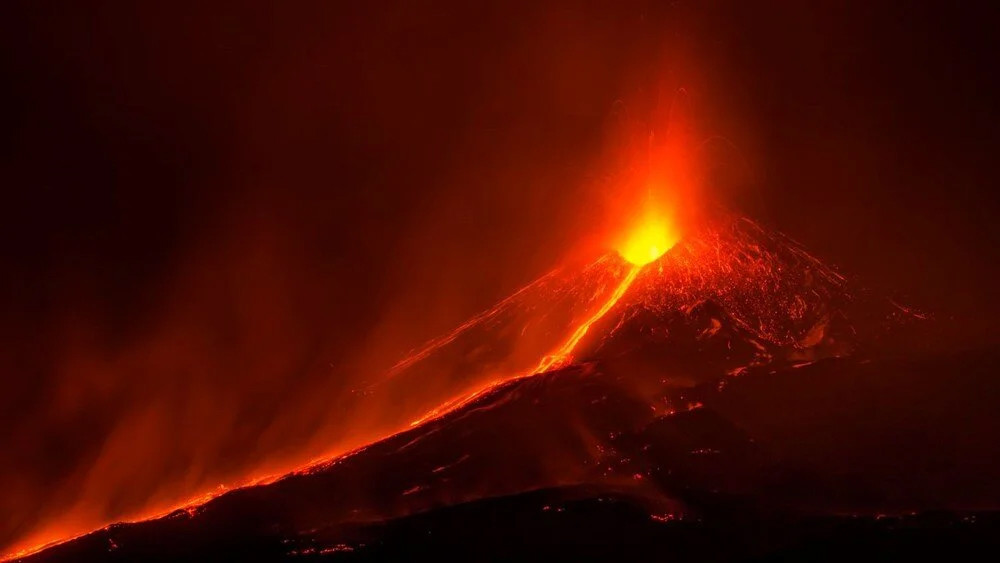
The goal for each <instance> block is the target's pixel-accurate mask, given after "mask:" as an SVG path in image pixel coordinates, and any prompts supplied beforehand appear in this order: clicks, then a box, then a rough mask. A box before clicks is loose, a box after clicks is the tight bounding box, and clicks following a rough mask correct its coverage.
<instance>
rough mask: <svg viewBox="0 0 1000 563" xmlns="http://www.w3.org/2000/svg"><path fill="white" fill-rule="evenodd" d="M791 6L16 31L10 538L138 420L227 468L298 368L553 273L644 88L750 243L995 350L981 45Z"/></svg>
mask: <svg viewBox="0 0 1000 563" xmlns="http://www.w3.org/2000/svg"><path fill="white" fill-rule="evenodd" d="M798 4H800V3H796V2H773V3H772V2H763V3H757V2H755V3H749V2H736V1H732V2H721V1H720V2H706V3H697V2H669V3H666V2H665V3H658V2H650V1H635V2H630V1H624V2H605V3H600V2H598V3H570V2H565V3H561V2H559V3H551V2H525V3H517V2H485V3H480V2H454V3H449V2H429V1H418V2H385V3H379V4H378V5H377V6H375V5H372V4H371V3H367V2H352V3H348V2H294V3H276V2H255V1H249V2H233V3H228V4H227V3H202V2H197V3H176V2H162V3H152V2H139V3H133V2H120V3H115V2H89V3H80V2H63V3H45V4H44V6H43V5H41V4H39V3H36V2H22V3H14V5H8V6H7V7H6V8H5V11H7V10H10V11H11V12H12V13H10V14H7V15H6V16H4V17H2V18H0V19H2V20H3V21H4V23H3V24H2V25H3V27H4V28H5V29H3V31H2V33H0V42H2V43H0V44H2V51H0V57H2V59H0V63H2V65H3V74H4V76H6V77H7V78H8V80H7V81H6V82H7V85H6V87H5V89H4V93H3V98H4V101H3V106H2V107H3V108H4V110H5V111H4V127H3V128H2V139H3V141H2V142H3V152H2V156H0V159H2V160H0V174H2V184H0V185H2V186H3V198H4V200H3V204H2V205H0V259H2V268H3V284H2V285H0V300H2V301H0V305H2V313H0V314H2V318H0V354H2V362H3V363H2V366H0V367H2V377H3V378H4V380H3V384H4V393H3V394H2V397H0V422H2V423H3V424H4V426H5V428H7V429H8V430H7V431H6V432H5V433H4V436H3V437H2V438H0V448H2V452H3V454H4V455H3V457H4V458H5V459H7V460H14V461H13V462H12V463H8V464H7V467H5V468H4V469H3V470H0V490H3V489H7V490H10V489H12V488H13V487H19V488H21V489H23V490H25V491H28V492H27V493H25V496H24V497H23V498H11V499H5V500H4V503H6V504H0V513H3V512H5V510H4V509H5V508H7V509H10V510H15V509H19V508H20V507H23V506H33V505H35V504H38V502H36V499H35V498H34V497H32V496H31V494H32V493H31V491H34V490H35V488H38V487H41V486H42V485H44V484H46V483H47V481H59V482H64V481H65V482H71V481H67V479H68V478H67V477H66V475H67V474H69V472H70V469H72V468H73V467H77V464H81V466H85V465H86V464H87V463H88V460H91V459H93V455H94V454H93V452H94V449H95V448H96V447H97V446H95V444H101V443H102V440H103V439H104V437H105V436H106V435H107V434H108V433H110V432H112V431H113V430H114V429H115V428H119V427H120V425H121V424H122V421H123V420H131V418H129V417H130V416H131V414H130V413H133V412H134V411H136V409H137V408H138V409H139V410H141V408H139V407H141V406H142V405H145V404H151V405H158V406H159V407H162V408H164V409H166V410H168V411H169V410H170V409H171V408H173V406H176V405H180V406H179V407H177V408H178V409H179V410H181V411H182V412H183V413H185V414H184V416H185V419H184V420H185V422H184V424H188V425H194V426H197V423H198V419H197V417H198V413H199V412H201V411H200V410H198V409H197V408H191V407H190V405H189V402H190V397H191V396H195V395H197V396H200V394H201V393H203V392H207V393H216V394H226V395H227V396H228V397H229V399H228V402H227V403H226V405H225V408H224V409H223V410H226V411H227V412H229V413H235V414H234V415H233V416H234V417H236V418H237V419H239V420H241V421H243V420H253V421H259V422H253V423H243V422H241V423H240V425H239V430H238V431H234V430H233V429H232V427H231V426H227V425H222V426H220V428H223V429H224V430H225V432H223V430H220V433H224V434H225V437H224V438H219V439H218V440H217V441H216V442H212V444H213V445H212V446H211V447H214V448H222V449H225V448H229V449H231V450H233V451H245V450H246V449H247V444H248V443H256V442H255V437H256V435H257V434H256V433H258V432H260V431H261V429H262V428H265V427H266V425H267V421H268V420H271V419H272V418H274V416H275V412H278V411H280V410H281V408H283V407H284V408H287V404H285V403H284V401H285V399H286V398H287V397H289V396H290V393H291V391H289V388H293V387H294V388H297V392H301V389H302V388H306V389H308V388H309V386H310V385H312V384H313V383H314V382H312V381H311V380H310V379H309V378H310V377H313V376H312V375H306V374H312V373H315V371H314V370H311V367H312V366H314V365H315V364H317V363H318V364H330V365H331V366H339V365H342V364H343V365H348V364H350V365H356V364H358V363H360V364H361V365H364V366H384V365H386V364H388V363H391V362H392V361H393V359H395V358H396V357H397V356H398V354H399V353H401V352H402V351H405V350H406V349H407V348H409V347H411V346H413V345H415V344H417V343H419V342H420V341H421V340H423V339H426V338H429V337H431V336H434V335H435V334H437V333H438V332H440V331H441V330H443V329H446V328H448V327H449V326H452V325H454V324H456V323H457V322H460V321H461V320H462V319H464V318H465V317H467V316H468V315H470V314H472V313H474V312H476V311H478V310H480V309H482V308H483V307H485V306H488V305H489V304H491V303H492V302H494V301H496V300H497V299H498V298H501V297H503V296H504V295H506V294H507V293H509V292H510V291H511V290H513V289H515V288H516V287H518V286H519V285H521V284H523V283H525V282H527V281H529V280H531V279H533V278H534V277H536V276H537V275H539V274H540V273H542V272H545V271H547V270H548V269H549V268H550V267H551V266H552V265H553V264H555V263H557V262H558V261H559V260H560V259H561V257H563V256H564V255H565V253H566V252H567V251H569V250H570V249H571V248H572V247H573V243H574V241H577V240H580V239H581V238H583V237H586V236H587V235H588V225H592V224H593V222H594V221H596V220H597V219H595V217H596V215H597V214H598V211H596V210H595V209H594V205H595V203H594V202H595V197H594V190H595V188H594V187H593V186H595V185H598V184H599V179H600V178H601V177H602V175H603V174H606V171H604V170H602V169H601V168H600V166H599V165H597V164H595V163H599V162H602V161H601V154H602V150H603V149H604V148H605V147H606V134H607V132H608V129H609V121H610V116H611V114H612V111H613V109H612V108H613V107H614V106H615V102H616V101H618V100H625V101H626V102H627V103H629V104H630V107H631V108H633V110H634V111H636V112H638V113H641V112H642V111H643V108H644V106H643V102H642V100H648V99H649V98H650V97H651V94H650V92H651V90H652V89H653V88H654V87H655V84H657V83H659V82H658V80H659V78H657V77H662V76H664V75H665V76H670V77H674V78H676V80H677V81H678V82H677V83H676V84H675V85H679V86H685V87H686V88H687V89H688V91H689V96H690V99H691V100H692V104H693V105H694V106H695V107H696V108H697V109H698V115H699V118H700V120H701V123H702V129H703V130H704V131H705V132H706V135H717V136H720V137H724V138H726V139H727V140H728V144H729V146H731V147H733V148H732V150H731V151H730V154H728V156H727V157H726V158H728V159H729V161H739V162H741V163H742V164H741V166H743V167H745V169H746V170H747V171H748V172H747V176H746V178H745V179H744V181H743V183H742V185H741V188H740V195H739V197H738V198H737V199H740V200H742V201H750V202H751V204H750V208H751V209H752V210H753V212H754V213H755V214H758V215H759V216H760V218H761V219H763V220H764V221H766V222H769V223H770V224H772V225H774V226H776V227H778V228H780V229H782V230H784V231H785V232H787V233H788V234H790V235H791V236H793V237H794V238H797V239H799V240H800V241H802V242H803V243H804V244H806V246H808V247H809V248H811V249H812V250H813V251H814V252H815V254H817V255H818V256H820V257H821V258H823V259H825V260H827V261H829V262H832V263H834V264H836V265H838V266H839V267H840V268H841V270H842V271H844V272H846V273H848V274H850V275H852V276H854V277H856V278H857V279H858V280H860V281H861V282H862V283H864V284H866V285H868V286H870V287H872V288H875V289H877V290H879V291H884V292H887V293H889V294H891V295H893V296H895V297H896V298H898V299H900V300H903V301H905V302H907V303H910V304H912V305H915V306H917V307H918V308H921V309H923V310H927V311H930V312H931V313H932V314H934V315H935V316H936V318H938V319H940V320H942V321H943V322H947V323H948V326H949V327H951V328H949V331H948V334H949V335H950V336H948V339H949V340H948V343H947V346H946V347H953V346H955V347H976V346H984V345H992V344H994V343H995V342H996V340H997V339H996V337H995V336H994V335H993V333H992V331H991V328H992V327H991V324H992V319H995V318H997V314H998V313H1000V309H998V306H997V303H996V299H994V287H995V285H996V283H995V281H994V280H995V277H996V274H997V273H998V266H997V260H996V251H995V248H996V245H997V243H998V233H1000V229H998V227H997V226H996V219H995V218H996V217H997V216H998V212H1000V202H998V199H1000V198H998V196H997V192H996V187H997V178H998V171H997V166H996V164H995V160H996V158H995V154H997V149H998V148H1000V127H998V121H997V118H998V117H1000V116H998V108H997V104H998V102H997V100H998V99H1000V98H998V95H997V94H998V89H997V80H998V78H997V75H996V72H995V55H996V52H997V46H996V45H995V43H994V39H993V38H992V37H993V36H994V35H995V33H994V31H993V29H992V28H991V22H992V21H993V20H992V19H991V18H989V17H987V14H986V13H976V12H975V10H974V9H972V8H964V9H963V10H962V11H950V10H951V8H946V7H945V5H938V6H934V7H927V8H921V7H913V6H906V7H905V8H904V7H899V6H889V5H886V6H873V5H872V3H870V2H809V3H806V4H808V6H799V5H798ZM668 82H669V81H668ZM672 84H673V83H672ZM182 357H183V360H181V359H178V358H182ZM151 362H152V363H154V364H155V365H156V367H155V368H150V367H149V366H150V363H151ZM324 373H325V372H324ZM164 397H166V399H164ZM137 405H138V406H139V407H137ZM130 424H131V423H130ZM150 424H151V426H150V428H151V430H150V432H151V433H153V434H155V433H156V432H160V431H162V428H161V427H160V426H158V423H150ZM165 424H166V423H165ZM167 426H170V425H169V424H167ZM138 427H139V428H142V426H141V425H140V426H138ZM171 447H174V448H177V449H178V451H180V450H184V448H185V447H186V446H185V444H184V443H183V441H181V442H179V443H178V444H174V445H173V446H171ZM206 447H209V446H206ZM260 447H262V448H263V447H266V445H265V446H260ZM168 449H169V448H168ZM261 453H262V452H255V453H254V452H252V453H251V454H247V455H256V454H261ZM264 453H266V452H264ZM192 455H194V454H192ZM206 455H207V454H206ZM194 457H195V458H196V459H202V458H200V457H198V456H194ZM209 457H211V456H209ZM236 457H237V458H238V457H239V456H236ZM184 459H187V458H184ZM178 463H182V462H178ZM234 463H235V462H234ZM67 468H70V469H67ZM42 502H43V504H44V502H49V503H50V504H51V506H57V502H56V501H54V500H52V501H42ZM123 502H125V501H123ZM35 517H37V516H32V515H26V516H24V518H23V519H21V520H17V519H15V520H13V521H10V522H3V521H0V544H2V543H4V536H5V535H7V536H10V535H11V534H14V535H16V534H17V531H18V530H20V531H23V530H24V529H25V527H30V525H31V522H30V520H31V519H32V518H35ZM12 530H13V531H12Z"/></svg>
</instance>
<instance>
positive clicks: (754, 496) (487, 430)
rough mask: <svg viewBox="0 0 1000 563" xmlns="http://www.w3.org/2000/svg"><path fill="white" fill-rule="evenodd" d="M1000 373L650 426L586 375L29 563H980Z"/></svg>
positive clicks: (589, 367) (717, 411) (771, 390)
mask: <svg viewBox="0 0 1000 563" xmlns="http://www.w3.org/2000/svg"><path fill="white" fill-rule="evenodd" d="M997 367H998V366H997V362H996V360H995V359H994V356H993V355H992V354H990V353H985V352H983V353H979V352H975V353H973V352H970V353H963V354H956V355H949V356H938V357H933V358H929V359H924V360H855V359H836V358H834V359H827V360H821V361H818V362H815V363H811V364H802V365H798V366H794V367H788V368H786V369H772V368H760V369H757V370H754V369H751V370H748V371H746V372H744V373H742V374H741V375H739V376H735V377H729V378H727V379H725V380H724V381H725V384H724V385H720V384H719V383H718V382H712V383H711V384H709V383H707V382H706V383H698V382H694V383H691V382H687V383H684V384H678V383H676V382H669V381H668V382H667V383H666V384H665V385H664V386H663V387H662V388H660V389H658V390H657V393H659V395H658V397H659V398H660V399H663V400H664V404H672V405H679V404H683V405H686V406H685V408H650V394H649V390H648V389H643V390H642V391H641V392H640V391H637V390H636V386H634V385H629V377H631V375H629V376H626V375H623V373H626V372H627V373H629V374H631V373H632V372H633V371H632V370H624V369H623V368H622V367H621V364H620V362H618V363H616V361H614V360H613V359H612V360H608V361H606V362H605V361H596V362H591V363H585V364H580V365H576V366H571V367H568V368H565V369H562V370H559V371H556V372H552V373H548V374H543V375H539V376H535V377H532V378H528V379H524V380H519V381H514V382H511V383H508V384H506V385H504V386H501V387H500V388H498V389H496V390H494V391H493V392H491V393H489V394H487V395H485V396H483V397H480V398H479V399H478V400H476V401H475V402H473V403H471V404H469V405H466V406H464V407H463V408H461V409H460V410H458V411H456V412H452V413H450V414H448V415H445V416H444V417H442V418H439V419H437V420H433V421H431V422H429V423H426V424H424V425H422V426H419V427H417V428H414V429H413V430H411V431H408V432H405V433H403V434H399V435H397V436H394V437H392V438H389V439H387V440H384V441H382V442H379V443H376V444H373V445H372V446H370V447H368V448H366V449H364V450H362V451H360V452H357V453H356V454H354V455H352V456H349V457H346V458H342V459H340V460H337V461H334V462H331V463H329V464H327V465H325V466H321V467H316V468H313V469H311V470H309V471H307V472H303V473H299V474H294V475H291V476H288V477H286V478H284V479H282V480H280V481H278V482H276V483H274V484H271V485H267V486H261V487H254V488H248V489H242V490H237V491H233V492H231V493H228V494H226V495H223V496H221V497H219V498H217V499H215V500H213V501H211V502H209V503H207V504H206V505H204V506H201V507H199V508H197V509H195V510H190V511H178V512H176V513H174V514H172V515H170V516H167V517H164V518H161V519H159V520H155V521H148V522H141V523H136V524H122V525H115V526H111V527H109V528H107V529H104V530H100V531H98V532H94V533H92V534H90V535H88V536H85V537H83V538H80V539H77V540H75V541H72V542H69V543H66V544H63V545H60V546H56V547H54V548H51V549H49V550H47V551H45V552H42V553H40V554H36V555H34V556H32V557H29V558H27V559H25V561H32V562H43V561H44V562H49V561H51V562H63V561H66V562H68V561H74V562H79V561H83V562H87V561H95V562H96V561H296V560H301V561H310V560H384V559H394V560H395V559H408V560H412V559H416V558H420V559H423V558H439V559H440V558H449V559H451V558H457V557H461V558H463V559H468V560H511V559H522V558H529V557H530V558H537V557H546V558H549V559H602V560H617V561H621V560H636V561H645V560H671V561H739V560H830V561H835V560H837V561H839V560H843V559H863V560H868V559H879V560H899V559H902V558H904V557H905V558H917V557H919V558H922V559H923V558H928V557H932V558H942V559H947V560H959V559H979V558H980V557H979V555H978V554H983V555H987V554H989V553H994V552H995V548H997V547H1000V512H996V511H995V508H996V507H998V506H1000V482H997V480H996V479H995V477H996V476H997V475H1000V445H998V442H997V440H996V436H997V431H998V430H1000V428H998V427H997V426H998V422H997V417H996V416H995V413H996V412H997V409H998V407H1000V397H997V396H996V394H995V393H992V392H989V393H984V392H983V390H984V389H991V388H995V386H989V385H985V383H987V382H988V381H989V380H990V379H992V378H993V377H995V376H996V374H997ZM648 379H649V374H644V375H643V381H648Z"/></svg>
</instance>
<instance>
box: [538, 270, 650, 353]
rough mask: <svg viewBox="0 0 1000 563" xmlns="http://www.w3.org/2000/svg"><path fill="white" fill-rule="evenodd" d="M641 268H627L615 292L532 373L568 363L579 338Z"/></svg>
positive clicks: (619, 296)
mask: <svg viewBox="0 0 1000 563" xmlns="http://www.w3.org/2000/svg"><path fill="white" fill-rule="evenodd" d="M641 269H642V266H640V265H633V266H632V269H631V270H629V272H628V274H627V275H626V276H625V279H623V280H622V283H620V284H618V287H617V288H615V292H614V293H612V294H611V297H610V298H609V299H608V300H607V301H606V302H605V303H604V305H602V306H601V308H600V309H598V310H597V312H596V313H594V315H593V316H592V317H590V318H589V319H587V320H586V322H584V323H583V324H581V325H580V326H578V327H577V328H576V331H575V332H573V335H572V336H570V337H569V340H567V341H566V342H565V343H564V344H563V345H562V346H560V347H559V349H558V350H556V351H555V352H554V353H552V354H549V355H548V356H545V357H544V358H542V361H541V362H539V363H538V367H536V368H535V370H534V371H533V372H532V373H542V372H545V371H549V370H551V369H557V368H560V367H562V366H564V365H566V364H568V363H569V362H570V360H572V359H573V357H572V354H573V349H574V348H576V345H577V344H579V342H580V339H582V338H583V337H584V336H585V335H586V334H587V331H588V330H590V325H592V324H594V323H596V322H597V321H598V320H600V319H601V317H603V316H604V315H606V314H607V313H608V311H610V310H611V308H612V307H614V306H615V304H616V303H618V300H619V299H621V298H622V295H625V292H626V291H628V288H629V286H630V285H632V282H633V281H635V277H636V276H637V275H639V270H641Z"/></svg>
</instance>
